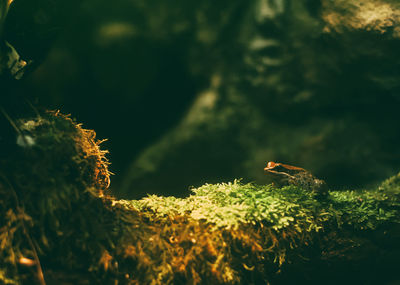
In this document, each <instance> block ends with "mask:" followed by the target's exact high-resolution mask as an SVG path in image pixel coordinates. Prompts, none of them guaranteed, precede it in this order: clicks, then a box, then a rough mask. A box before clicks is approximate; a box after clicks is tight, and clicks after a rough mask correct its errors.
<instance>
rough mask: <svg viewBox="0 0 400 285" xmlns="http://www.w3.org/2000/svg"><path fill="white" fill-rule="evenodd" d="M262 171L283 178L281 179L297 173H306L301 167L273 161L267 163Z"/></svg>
mask: <svg viewBox="0 0 400 285" xmlns="http://www.w3.org/2000/svg"><path fill="white" fill-rule="evenodd" d="M264 170H265V171H266V172H267V174H272V175H273V176H283V177H290V176H293V175H295V174H297V173H300V172H305V171H306V170H305V169H304V168H301V167H297V166H292V165H288V164H283V163H277V162H273V161H270V162H268V163H267V166H266V167H265V168H264Z"/></svg>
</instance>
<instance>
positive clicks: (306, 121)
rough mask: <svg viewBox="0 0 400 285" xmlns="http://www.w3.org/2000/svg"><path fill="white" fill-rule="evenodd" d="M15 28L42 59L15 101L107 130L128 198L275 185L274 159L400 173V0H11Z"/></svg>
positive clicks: (6, 90)
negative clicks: (236, 182) (239, 182)
mask: <svg viewBox="0 0 400 285" xmlns="http://www.w3.org/2000/svg"><path fill="white" fill-rule="evenodd" d="M5 38H6V40H7V41H8V42H10V43H11V44H12V45H13V46H14V47H15V48H16V49H17V50H18V52H19V53H20V55H21V57H22V58H25V59H27V60H32V63H31V65H30V66H31V68H30V70H28V72H27V73H26V76H25V77H24V78H23V79H22V80H20V81H7V82H6V83H3V88H1V90H0V98H1V104H2V105H3V108H4V109H5V110H6V111H7V112H8V113H9V114H10V115H11V116H12V117H13V118H17V117H18V116H26V115H27V112H28V111H27V110H30V107H27V104H26V101H29V102H31V103H32V104H33V105H34V106H35V107H36V108H38V109H39V110H41V109H60V110H61V111H62V112H63V113H71V114H72V116H73V117H74V118H76V119H77V121H78V122H82V123H83V125H84V127H85V128H90V129H94V130H96V132H97V134H98V137H99V138H100V139H103V138H108V139H109V140H108V141H107V142H106V143H104V145H103V148H105V149H108V150H109V151H110V154H109V159H110V161H111V163H112V164H111V167H110V169H111V171H112V172H114V173H115V175H114V176H113V177H112V184H111V188H112V190H113V192H114V193H115V194H116V195H118V196H120V197H129V198H139V197H142V196H144V195H146V194H147V193H157V194H162V195H177V196H185V195H188V193H189V191H188V189H189V187H190V186H200V185H202V184H204V183H206V182H210V183H211V182H222V181H231V180H233V179H235V178H243V179H244V180H245V181H254V182H257V183H268V182H269V181H268V178H266V177H265V175H264V173H263V167H264V166H265V163H266V162H267V161H269V160H273V161H279V162H284V163H288V164H293V165H297V166H301V167H304V168H306V169H309V170H310V171H311V172H313V173H314V174H315V175H316V176H317V177H320V178H322V179H324V180H326V182H327V183H328V185H330V186H331V188H334V189H345V188H368V187H372V186H374V185H377V183H379V182H380V181H382V180H383V179H385V178H387V177H389V176H391V175H393V174H395V173H398V171H399V167H400V149H399V139H400V122H399V121H400V120H399V107H400V68H399V63H400V54H399V52H398V51H399V50H400V6H399V4H398V3H397V1H389V0H387V1H383V0H380V1H372V0H371V1H357V0H351V1H329V0H254V1H239V0H230V1H226V0H220V1H210V0H203V1H187V0H170V1H165V0H163V1H161V0H152V1H149V0H146V1H145V0H114V1H105V0H96V1H94V0H85V1H57V0H40V1H31V0H15V1H14V2H13V3H12V6H11V9H10V12H9V15H8V17H7V22H6V25H5ZM3 125H4V124H3ZM2 133H3V134H6V133H7V131H6V130H3V131H2ZM3 136H4V135H3ZM9 136H12V132H11V131H10V133H9Z"/></svg>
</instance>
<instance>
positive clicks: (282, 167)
mask: <svg viewBox="0 0 400 285" xmlns="http://www.w3.org/2000/svg"><path fill="white" fill-rule="evenodd" d="M264 170H265V171H266V174H268V175H270V176H271V178H272V180H273V182H274V184H276V185H277V186H278V187H282V186H286V185H296V186H299V187H302V188H305V189H308V190H310V191H313V192H315V193H317V194H322V195H324V194H326V193H327V190H328V189H327V186H326V183H325V181H323V180H321V179H318V178H316V177H314V176H313V175H312V174H311V173H310V172H309V171H307V170H305V169H304V168H301V167H297V166H292V165H288V164H283V163H276V162H273V161H270V162H268V163H267V166H266V167H265V168H264Z"/></svg>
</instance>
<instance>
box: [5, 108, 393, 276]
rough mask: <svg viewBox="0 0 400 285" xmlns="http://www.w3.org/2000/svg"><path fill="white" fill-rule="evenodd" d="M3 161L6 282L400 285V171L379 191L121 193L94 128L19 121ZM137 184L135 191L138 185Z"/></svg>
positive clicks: (207, 188) (52, 118) (63, 121)
mask: <svg viewBox="0 0 400 285" xmlns="http://www.w3.org/2000/svg"><path fill="white" fill-rule="evenodd" d="M11 123H12V124H13V125H14V128H15V131H16V136H15V140H13V141H10V144H8V146H9V149H7V150H2V152H1V159H0V194H1V196H2V199H1V200H0V283H1V284H206V283H209V284H339V283H340V284H397V283H394V282H399V280H400V273H399V269H400V265H399V264H400V212H399V211H400V174H399V175H397V176H395V177H392V178H390V179H389V180H387V181H385V182H384V183H382V185H381V186H380V187H379V188H377V189H372V190H362V191H361V190H360V191H351V190H349V191H333V190H332V191H329V194H328V195H327V196H326V197H319V196H315V194H314V193H312V192H309V191H307V190H305V189H301V188H298V187H294V186H288V187H283V188H275V187H274V186H272V185H264V186H262V185H254V184H244V183H242V182H241V181H239V180H237V181H234V182H232V183H221V184H206V185H204V186H202V187H200V188H197V189H192V194H191V195H190V196H188V197H187V198H174V197H159V196H148V197H147V198H144V199H141V200H118V199H116V198H114V197H112V196H111V194H109V193H108V191H109V190H107V187H108V184H109V175H110V173H109V171H108V167H107V166H108V162H107V160H106V158H105V153H106V152H105V151H102V150H100V148H99V144H100V142H98V141H96V139H95V133H94V131H91V130H85V129H83V128H82V127H81V125H79V124H76V123H75V121H74V120H72V119H70V118H69V117H68V116H64V115H61V114H60V113H58V112H49V113H46V114H41V115H40V116H38V117H36V118H32V119H22V120H17V121H15V122H11ZM132 191H134V189H132Z"/></svg>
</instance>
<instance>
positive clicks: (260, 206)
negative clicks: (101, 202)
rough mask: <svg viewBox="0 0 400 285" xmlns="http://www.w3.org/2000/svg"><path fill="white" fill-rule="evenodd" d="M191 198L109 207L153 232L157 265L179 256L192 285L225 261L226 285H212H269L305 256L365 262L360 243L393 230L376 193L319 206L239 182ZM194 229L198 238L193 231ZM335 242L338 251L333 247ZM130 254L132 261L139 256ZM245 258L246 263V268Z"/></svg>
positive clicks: (338, 195) (309, 197) (392, 204)
mask: <svg viewBox="0 0 400 285" xmlns="http://www.w3.org/2000/svg"><path fill="white" fill-rule="evenodd" d="M192 191H193V193H194V194H193V195H191V196H190V197H188V198H185V199H179V198H175V197H159V196H155V195H151V196H149V197H147V198H144V199H142V200H133V201H127V200H119V201H114V205H118V206H122V207H123V208H125V209H129V210H134V211H139V212H140V213H141V215H143V217H147V219H148V220H149V221H148V223H149V225H151V224H152V225H153V226H154V230H155V232H157V234H156V235H155V236H157V242H160V243H163V244H164V245H162V246H161V245H159V246H155V245H153V244H152V243H150V244H148V245H147V246H148V249H149V248H153V246H154V247H156V248H157V247H159V248H163V249H164V250H163V251H162V252H163V253H164V257H165V256H170V258H172V260H174V259H175V260H176V259H178V258H177V256H179V254H176V252H182V253H183V252H184V253H186V254H185V255H182V256H181V259H180V262H181V263H180V264H182V268H186V269H187V270H189V268H190V271H191V272H192V273H193V272H196V273H197V275H198V276H199V277H202V278H205V276H208V275H207V274H209V273H210V272H213V268H214V267H215V266H216V263H218V262H217V261H219V260H224V261H225V265H224V267H223V268H226V269H229V270H228V272H230V274H228V275H229V276H231V277H232V278H231V279H226V276H225V277H223V276H222V274H220V275H215V276H214V278H215V279H214V281H215V280H219V281H220V282H221V283H228V284H230V283H240V282H243V280H244V279H246V278H249V279H248V280H247V279H246V280H247V281H249V280H253V281H252V282H254V281H255V280H258V282H260V281H261V280H264V281H265V282H267V281H268V280H269V281H271V280H273V279H274V276H276V273H277V272H278V271H279V270H280V268H284V265H287V264H289V265H290V264H291V263H292V264H296V263H298V264H302V263H304V260H301V259H302V258H305V259H307V258H311V256H310V254H311V255H314V256H312V257H313V258H315V259H316V260H320V261H321V262H324V261H326V260H329V259H330V258H332V259H334V258H335V259H340V258H343V256H345V255H346V254H345V253H352V254H353V255H354V253H355V252H357V251H360V252H362V254H365V255H367V250H366V249H364V248H369V247H368V244H369V243H370V241H369V240H368V239H366V238H365V235H368V233H370V232H371V231H372V230H376V229H377V228H382V227H389V228H390V225H393V224H395V223H397V224H400V219H399V210H400V204H399V202H398V200H394V199H393V198H392V197H389V196H388V195H386V194H385V193H384V192H383V191H382V190H380V189H378V190H372V191H367V190H364V191H357V192H356V191H350V190H349V191H330V193H329V196H327V197H326V198H320V199H322V200H320V199H316V197H315V196H314V194H313V193H311V192H309V191H307V190H305V189H301V188H298V187H295V186H288V187H283V188H282V189H277V188H274V187H273V186H271V185H267V186H258V185H254V184H243V183H241V182H240V181H234V182H233V183H221V184H206V185H204V186H202V187H200V188H197V189H193V190H192ZM177 221H180V222H177ZM182 221H184V222H183V223H182ZM196 227H200V230H199V231H196V230H194V228H196ZM204 229H206V230H204ZM335 233H336V234H335ZM199 236H201V237H202V238H203V239H201V240H200V241H198V242H197V244H196V243H193V242H191V239H194V237H196V238H197V237H199ZM171 239H172V240H171ZM336 241H337V243H338V246H335V245H334V243H335V242H336ZM171 243H172V244H173V243H175V244H176V246H177V247H173V246H171ZM222 245H223V246H222ZM210 246H211V247H212V248H214V249H217V250H214V254H215V255H214V256H213V257H212V258H211V259H209V260H208V264H209V265H210V266H209V267H208V268H207V266H205V265H204V264H207V262H206V263H204V262H203V261H202V259H204V256H203V255H204V254H205V255H206V256H210V254H209V253H208V252H207V250H204V248H209V247H210ZM196 248H197V249H196ZM153 250H154V248H153ZM136 251H137V249H136ZM310 252H311V253H310ZM321 252H323V254H322V255H321ZM157 253H159V251H157V250H155V252H153V253H152V254H151V255H152V256H155V257H156V258H157ZM199 253H200V255H198V254H199ZM135 254H136V255H137V258H138V256H141V255H144V253H137V252H136V253H135ZM357 254H358V253H357ZM307 256H308V257H307ZM350 256H351V254H350ZM339 257H340V258H339ZM165 258H166V257H165ZM246 258H248V259H249V260H248V261H245V260H246ZM167 259H168V258H167ZM167 259H166V260H165V261H164V262H163V263H164V264H171V259H169V261H168V260H167ZM138 260H140V258H138ZM149 260H151V258H149ZM188 260H191V262H192V263H190V262H188ZM213 262H215V263H213ZM246 262H247V263H246ZM342 262H343V260H341V262H338V263H342ZM238 264H239V266H238ZM282 266H283V267H282ZM170 270H171V272H170V274H172V275H169V276H170V278H175V277H176V275H175V277H172V276H174V274H177V273H178V272H179V269H176V268H175V270H174V269H172V268H171V269H170ZM220 272H222V271H220ZM154 274H156V276H160V275H159V274H161V275H162V273H161V272H159V273H156V272H154ZM186 274H188V273H187V272H186ZM178 275H179V274H178ZM189 275H190V274H189ZM249 276H250V277H249ZM267 276H268V277H267ZM243 278H244V279H243ZM172 280H173V281H174V282H175V281H176V279H172ZM191 280H192V281H193V282H194V281H195V280H196V278H193V279H191ZM199 280H203V281H204V279H199ZM169 281H171V280H169ZM186 281H187V279H186ZM194 283H196V282H194Z"/></svg>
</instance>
